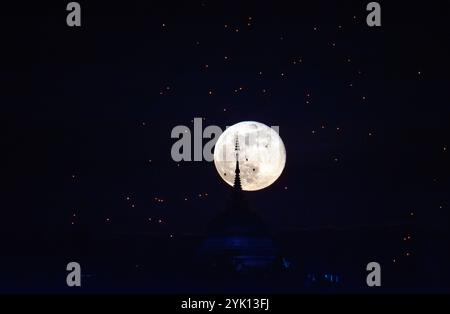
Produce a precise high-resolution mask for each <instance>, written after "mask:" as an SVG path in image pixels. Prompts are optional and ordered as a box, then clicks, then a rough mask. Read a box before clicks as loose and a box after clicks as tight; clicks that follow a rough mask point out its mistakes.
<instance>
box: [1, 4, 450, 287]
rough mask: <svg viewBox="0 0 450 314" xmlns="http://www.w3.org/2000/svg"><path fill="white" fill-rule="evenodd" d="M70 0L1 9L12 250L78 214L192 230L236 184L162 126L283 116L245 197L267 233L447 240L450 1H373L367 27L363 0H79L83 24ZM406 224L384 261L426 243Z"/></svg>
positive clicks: (153, 231) (104, 224)
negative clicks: (255, 187)
mask: <svg viewBox="0 0 450 314" xmlns="http://www.w3.org/2000/svg"><path fill="white" fill-rule="evenodd" d="M66 2H68V1H66ZM66 2H64V1H63V2H61V3H60V5H54V6H50V5H45V4H43V3H41V2H39V3H35V4H32V5H30V6H27V7H25V6H24V7H20V6H19V5H11V7H9V6H6V8H5V9H3V10H2V13H1V14H2V18H1V20H2V22H1V23H2V24H1V25H0V26H1V29H2V33H3V35H2V38H3V39H2V48H1V49H2V50H3V52H2V55H3V57H2V61H3V62H2V63H4V65H2V67H1V69H0V85H1V88H0V104H1V115H0V117H1V122H2V126H3V127H6V130H5V131H2V133H3V134H2V135H3V136H2V138H3V139H2V150H1V151H2V155H3V157H6V161H5V162H3V166H4V167H2V168H4V169H3V170H2V179H3V180H2V181H4V184H5V185H4V186H5V187H4V188H3V193H5V194H4V196H3V197H2V200H1V201H0V208H1V211H0V228H1V230H0V233H1V234H2V238H3V239H2V241H5V243H7V245H6V247H7V250H6V252H7V253H5V254H6V255H7V256H9V262H10V263H11V264H13V262H14V261H15V260H16V259H17V260H19V259H20V256H23V255H27V253H26V252H27V250H28V246H34V244H33V245H31V244H30V242H28V241H27V239H30V238H37V239H40V238H42V239H48V238H50V239H53V238H58V237H64V235H65V234H67V233H71V232H75V231H76V230H80V228H81V229H82V230H89V232H90V233H93V234H124V235H127V236H139V235H141V234H146V235H152V236H155V237H158V238H167V239H175V238H179V237H183V236H186V235H201V234H202V233H203V232H204V229H205V227H206V226H207V224H208V222H209V221H210V220H211V219H212V218H213V217H214V216H215V215H217V214H218V213H219V211H220V210H222V209H223V204H224V202H225V200H226V199H227V198H228V197H229V194H230V191H231V187H229V186H228V185H227V184H225V182H223V181H222V179H221V178H220V176H219V175H218V174H217V172H216V169H215V167H214V163H211V162H206V161H201V162H183V161H182V162H179V163H177V162H175V161H173V160H172V158H171V155H170V152H171V147H172V145H173V144H174V143H175V142H176V139H172V138H171V136H170V134H171V130H172V129H173V128H174V127H175V126H177V125H186V126H188V127H189V128H190V129H191V132H193V123H192V121H193V119H194V118H197V117H199V118H203V127H207V126H209V125H218V126H220V127H221V128H222V129H225V127H226V126H230V125H233V124H235V123H237V122H240V121H246V120H254V121H259V122H262V123H264V124H266V125H269V126H271V125H278V126H279V128H280V136H281V138H282V139H283V141H284V144H285V146H286V151H287V162H286V167H285V169H284V172H283V174H282V175H281V177H280V178H279V179H278V180H277V181H276V182H275V183H274V184H273V185H272V186H270V187H268V188H266V189H264V190H261V191H258V192H249V193H246V194H247V195H246V196H247V198H248V199H249V201H250V202H251V204H252V207H253V208H255V210H256V211H257V212H258V213H259V214H260V215H261V217H263V218H264V219H265V221H266V222H267V223H268V225H269V226H270V228H271V229H272V231H273V232H274V233H275V234H289V233H295V232H297V231H301V230H321V229H322V228H337V229H344V230H354V229H355V228H381V229H380V230H383V229H382V228H386V227H389V226H402V225H404V224H411V223H412V224H414V226H415V228H416V229H418V230H421V236H422V237H426V236H427V234H433V235H435V234H436V232H437V234H438V235H439V237H441V236H443V237H444V238H445V237H447V236H448V222H449V221H450V214H449V205H450V203H449V201H450V200H449V188H450V181H449V174H450V167H449V161H450V160H449V151H448V148H449V145H450V139H449V134H450V126H449V117H450V107H449V105H450V96H449V93H448V91H449V82H450V80H449V74H448V73H449V66H448V65H449V62H448V57H449V56H450V49H449V48H450V47H449V40H450V36H449V35H450V34H449V31H448V30H449V27H448V24H447V23H448V21H449V12H450V9H449V6H448V3H445V1H433V2H426V3H421V4H420V5H413V4H410V3H409V2H399V3H397V4H393V3H391V2H392V1H389V2H387V1H380V4H381V8H382V26H381V27H368V26H367V24H366V16H367V11H366V5H367V3H368V2H369V1H307V2H305V1H296V2H289V3H288V2H287V1H286V2H281V1H267V2H263V1H239V2H238V1H235V2H233V1H197V0H193V1H184V2H181V1H180V2H170V1H153V2H148V1H115V2H111V1H98V2H97V1H96V3H95V4H94V3H92V1H80V4H81V7H82V26H81V27H80V28H76V27H75V28H70V27H68V26H67V25H66V23H65V20H66V15H67V11H66V10H65V6H66V4H67V3H66ZM2 129H3V128H2ZM207 141H208V140H207V139H206V140H204V143H206V142H207ZM3 193H2V194H3ZM401 230H403V231H404V233H403V234H398V235H397V234H396V235H395V236H392V239H390V238H389V237H386V236H385V237H383V241H387V242H390V244H392V243H395V248H396V249H395V250H394V251H392V250H391V251H389V252H387V253H386V254H385V256H383V257H382V258H384V260H386V261H394V260H395V262H397V263H399V262H401V260H403V259H405V257H411V258H414V257H415V254H419V253H420V252H417V250H416V247H415V243H414V241H416V235H415V234H414V232H413V231H412V230H408V228H404V229H401ZM403 231H402V232H403ZM408 236H409V238H407V239H406V240H405V239H403V238H404V237H408ZM357 237H358V236H357V234H356V235H355V238H357ZM430 239H432V238H430ZM433 239H434V238H433ZM419 240H420V239H419ZM293 241H294V242H293V243H295V239H293ZM422 241H424V243H428V242H427V241H433V240H426V239H422ZM442 243H446V242H445V241H442ZM36 245H37V247H42V251H45V252H47V251H49V250H50V249H48V243H47V242H45V241H42V242H39V244H36ZM61 245H62V244H61ZM360 245H362V246H363V245H364V243H360ZM380 245H383V244H382V243H381V244H380ZM52 247H53V246H52ZM55 247H56V248H55V249H52V250H51V251H52V253H51V254H50V255H52V256H54V255H55V256H59V257H62V256H61V255H63V254H62V253H60V254H59V253H58V252H59V250H58V245H56V246H55ZM8 248H9V250H11V251H10V253H8ZM35 249H36V247H35ZM441 249H442V251H448V247H447V248H445V247H438V246H436V247H433V248H432V249H430V251H427V253H426V254H427V258H429V260H427V263H426V266H424V267H433V265H434V264H435V263H437V264H439V263H442V261H440V259H441V258H442V256H444V257H445V258H447V259H448V255H447V253H443V252H439V253H436V254H437V255H436V257H434V256H433V253H435V252H436V250H437V251H440V250H441ZM36 250H38V249H36ZM8 254H9V255H8ZM423 254H425V253H423ZM430 254H431V255H430ZM31 255H33V254H31ZM37 255H38V254H37ZM64 257H65V256H64ZM62 267H63V268H64V265H63V266H62ZM447 273H448V272H447ZM2 288H3V289H6V290H7V288H5V287H2ZM447 288H448V286H447Z"/></svg>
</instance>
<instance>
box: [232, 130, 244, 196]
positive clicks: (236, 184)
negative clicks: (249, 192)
mask: <svg viewBox="0 0 450 314" xmlns="http://www.w3.org/2000/svg"><path fill="white" fill-rule="evenodd" d="M234 151H235V156H236V169H235V170H234V174H235V176H234V185H233V187H234V190H235V192H241V191H242V184H241V175H240V173H241V170H240V169H239V151H240V149H239V138H238V136H237V134H236V139H235V145H234Z"/></svg>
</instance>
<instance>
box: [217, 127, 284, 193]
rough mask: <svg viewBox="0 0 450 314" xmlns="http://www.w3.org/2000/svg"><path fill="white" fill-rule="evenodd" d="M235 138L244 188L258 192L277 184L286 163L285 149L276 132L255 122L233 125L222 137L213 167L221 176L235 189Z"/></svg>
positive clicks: (220, 137) (218, 141) (218, 143)
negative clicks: (237, 143) (237, 144)
mask: <svg viewBox="0 0 450 314" xmlns="http://www.w3.org/2000/svg"><path fill="white" fill-rule="evenodd" d="M236 138H238V140H239V152H238V153H239V154H238V155H239V169H240V177H241V185H242V189H243V190H245V191H257V190H261V189H264V188H266V187H268V186H269V185H271V184H272V183H274V182H275V181H276V180H277V179H278V177H279V176H280V175H281V173H282V172H283V169H284V166H285V164H286V149H285V147H284V143H283V141H282V140H281V138H280V136H279V135H278V133H277V132H276V131H275V130H274V129H272V128H270V127H268V126H267V125H265V124H263V123H260V122H255V121H244V122H239V123H237V124H234V125H232V126H231V127H228V128H227V129H226V130H225V131H224V132H223V133H222V134H221V135H220V136H219V138H218V140H217V142H216V145H215V148H214V165H215V166H216V169H217V172H218V173H219V175H220V177H221V178H222V179H223V180H224V181H225V182H226V183H228V184H229V185H231V186H233V184H234V177H235V173H234V172H235V168H236V151H235V144H236Z"/></svg>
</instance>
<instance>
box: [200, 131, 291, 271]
mask: <svg viewBox="0 0 450 314" xmlns="http://www.w3.org/2000/svg"><path fill="white" fill-rule="evenodd" d="M239 151H240V149H239V141H238V138H237V136H236V141H235V157H236V168H235V178H234V184H233V191H232V194H231V198H230V199H229V201H228V202H227V205H226V208H225V210H224V211H222V212H221V213H219V214H218V215H217V216H216V217H215V218H214V219H213V220H212V221H211V222H210V224H209V226H208V230H207V237H206V239H205V240H204V241H203V243H202V245H201V248H200V259H201V264H202V266H203V268H206V269H208V270H211V271H217V272H220V273H223V274H226V273H230V272H231V273H261V272H265V273H267V272H272V271H277V270H281V268H282V258H281V257H280V256H279V253H278V249H277V247H276V246H275V243H274V241H273V239H272V237H271V236H270V233H269V229H268V227H267V225H266V224H265V223H264V221H263V220H262V219H261V218H260V217H259V216H258V215H257V214H256V212H254V211H253V210H252V209H251V208H250V206H249V203H248V201H247V200H246V198H245V195H244V191H243V190H242V185H241V178H240V169H239Z"/></svg>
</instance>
